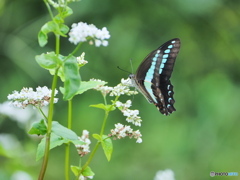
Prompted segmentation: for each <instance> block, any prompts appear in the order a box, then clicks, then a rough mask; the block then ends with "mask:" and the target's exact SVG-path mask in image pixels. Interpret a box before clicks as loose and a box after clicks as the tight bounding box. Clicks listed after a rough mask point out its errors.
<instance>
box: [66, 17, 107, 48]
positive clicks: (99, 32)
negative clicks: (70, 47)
mask: <svg viewBox="0 0 240 180" xmlns="http://www.w3.org/2000/svg"><path fill="white" fill-rule="evenodd" d="M109 38H110V34H109V31H108V30H107V28H106V27H103V28H102V29H98V28H97V27H96V26H95V25H93V24H90V25H89V24H87V23H84V22H79V23H74V24H73V25H72V29H71V30H70V32H69V41H70V42H71V43H73V44H75V45H76V44H78V43H80V42H86V41H87V40H90V41H89V43H90V44H93V40H94V42H95V46H96V47H99V46H101V45H103V46H107V45H108V41H107V40H106V39H109Z"/></svg>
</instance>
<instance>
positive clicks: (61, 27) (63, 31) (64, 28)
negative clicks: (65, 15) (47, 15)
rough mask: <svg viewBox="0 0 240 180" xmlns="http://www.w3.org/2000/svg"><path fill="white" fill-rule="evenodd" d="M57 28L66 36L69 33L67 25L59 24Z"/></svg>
mask: <svg viewBox="0 0 240 180" xmlns="http://www.w3.org/2000/svg"><path fill="white" fill-rule="evenodd" d="M59 28H60V31H61V33H62V34H67V33H68V31H69V27H68V26H67V25H65V24H61V25H60V26H59Z"/></svg>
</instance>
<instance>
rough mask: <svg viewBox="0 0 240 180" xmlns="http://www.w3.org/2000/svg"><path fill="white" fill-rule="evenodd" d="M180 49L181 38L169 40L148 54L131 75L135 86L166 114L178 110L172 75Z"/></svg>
mask: <svg viewBox="0 0 240 180" xmlns="http://www.w3.org/2000/svg"><path fill="white" fill-rule="evenodd" d="M179 49H180V39H178V38H175V39H172V40H170V41H167V42H166V43H164V44H163V45H161V46H160V47H159V48H158V49H156V50H154V51H152V52H151V53H150V54H148V56H147V57H146V58H145V59H144V60H143V62H142V63H141V64H140V66H139V68H138V70H137V73H136V75H134V74H130V76H129V77H130V78H131V81H132V84H133V86H135V87H136V88H137V89H138V90H139V91H140V92H141V93H142V94H143V95H144V97H145V98H146V99H147V100H148V102H149V103H153V104H154V105H155V106H156V107H157V109H158V110H159V111H160V112H161V113H162V114H164V115H169V114H171V113H172V112H173V111H176V109H175V108H174V106H173V105H174V103H175V100H174V99H173V94H174V92H173V85H172V84H171V82H170V77H171V74H172V71H173V67H174V63H175V59H176V57H177V54H178V52H179Z"/></svg>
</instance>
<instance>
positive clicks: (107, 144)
mask: <svg viewBox="0 0 240 180" xmlns="http://www.w3.org/2000/svg"><path fill="white" fill-rule="evenodd" d="M102 139H103V140H102V148H103V151H104V154H105V156H106V158H107V160H108V161H110V160H111V156H112V151H113V144H112V140H111V139H110V138H109V137H108V136H106V135H103V136H102Z"/></svg>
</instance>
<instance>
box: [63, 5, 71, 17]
mask: <svg viewBox="0 0 240 180" xmlns="http://www.w3.org/2000/svg"><path fill="white" fill-rule="evenodd" d="M72 13H73V10H72V9H71V8H70V7H68V6H67V7H64V12H63V13H62V16H63V17H64V18H65V17H68V16H70V15H71V14H72Z"/></svg>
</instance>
